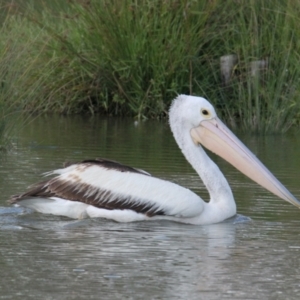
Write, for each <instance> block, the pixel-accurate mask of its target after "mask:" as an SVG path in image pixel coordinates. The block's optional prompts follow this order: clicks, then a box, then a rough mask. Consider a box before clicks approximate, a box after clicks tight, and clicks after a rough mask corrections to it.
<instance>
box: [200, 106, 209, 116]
mask: <svg viewBox="0 0 300 300" xmlns="http://www.w3.org/2000/svg"><path fill="white" fill-rule="evenodd" d="M201 114H202V115H203V116H204V117H206V118H207V117H209V116H210V112H209V110H207V109H205V108H203V109H201Z"/></svg>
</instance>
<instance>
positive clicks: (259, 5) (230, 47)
mask: <svg viewBox="0 0 300 300" xmlns="http://www.w3.org/2000/svg"><path fill="white" fill-rule="evenodd" d="M233 4H234V3H233V2H232V3H230V5H229V7H228V8H227V12H230V13H229V14H228V13H227V12H226V13H225V12H224V11H222V12H221V11H220V14H219V21H220V23H219V26H220V27H221V28H220V30H221V31H222V38H221V39H218V38H217V39H216V40H215V41H214V42H215V43H216V42H217V43H218V45H219V51H216V54H217V55H219V56H221V55H224V54H236V55H237V63H236V65H235V67H234V69H233V71H232V77H231V83H230V84H229V85H228V86H226V87H224V86H222V85H221V84H220V81H219V80H218V79H217V80H216V85H217V88H215V87H214V88H213V89H210V90H208V92H207V93H211V95H214V97H215V98H218V97H219V99H220V102H219V103H221V108H222V114H223V115H224V117H225V118H226V119H227V120H229V121H230V123H231V124H233V125H234V124H236V125H239V126H242V127H243V128H244V129H246V130H249V131H257V132H285V131H287V130H288V129H289V128H290V127H291V126H292V125H295V124H298V123H299V111H300V68H299V59H300V56H299V55H300V43H299V38H300V28H299V26H298V24H299V21H300V3H299V2H297V1H296V2H295V1H280V0H266V1H255V0H250V1H239V5H238V6H237V5H234V6H231V5H233ZM257 61H261V62H263V64H264V66H263V67H261V68H260V69H259V70H258V72H257V73H256V74H253V71H252V70H251V64H253V63H255V62H257ZM215 72H216V67H215V66H213V67H212V73H215ZM218 78H219V77H218ZM199 85H201V83H199Z"/></svg>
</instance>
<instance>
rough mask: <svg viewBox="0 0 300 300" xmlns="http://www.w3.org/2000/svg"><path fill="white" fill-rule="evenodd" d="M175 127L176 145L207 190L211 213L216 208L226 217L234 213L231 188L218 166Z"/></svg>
mask: <svg viewBox="0 0 300 300" xmlns="http://www.w3.org/2000/svg"><path fill="white" fill-rule="evenodd" d="M176 129H179V127H177V128H175V131H174V130H173V134H174V137H175V140H176V141H177V143H178V146H179V147H180V149H181V151H182V153H183V154H184V156H185V158H186V159H187V161H188V162H189V163H190V164H191V165H192V167H193V168H194V169H195V171H196V172H197V173H198V175H199V176H200V178H201V179H202V181H203V183H204V185H205V186H206V188H207V190H208V192H209V195H210V202H209V204H208V206H209V209H210V210H211V214H217V210H218V213H219V212H220V210H221V211H222V213H221V214H224V216H226V215H227V217H226V218H228V217H231V216H233V215H234V214H235V213H236V204H235V201H234V198H233V195H232V191H231V188H230V186H229V184H228V182H227V180H226V178H225V177H224V175H223V174H222V172H221V171H220V169H219V167H218V166H217V165H216V164H215V163H214V162H213V161H212V160H211V159H210V158H209V156H208V155H207V154H206V152H205V151H204V149H203V148H202V147H201V146H200V145H195V144H194V142H193V140H192V138H191V136H190V135H189V134H187V135H185V136H184V135H182V134H181V133H182V132H176ZM180 131H181V130H180ZM188 132H189V131H188ZM220 217H221V216H220ZM224 219H225V218H224Z"/></svg>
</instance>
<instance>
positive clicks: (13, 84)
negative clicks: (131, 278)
mask: <svg viewBox="0 0 300 300" xmlns="http://www.w3.org/2000/svg"><path fill="white" fill-rule="evenodd" d="M9 3H11V2H9ZM6 12H7V13H6V14H5V18H4V21H2V24H3V25H2V44H1V47H2V48H1V49H2V50H0V51H2V52H0V79H1V78H2V77H1V76H5V78H6V79H5V80H4V81H3V79H1V81H2V82H5V84H7V86H6V87H5V89H7V91H9V92H8V93H10V94H9V96H3V95H2V94H1V93H2V92H0V101H1V103H2V104H3V105H5V106H9V107H14V108H18V109H20V110H27V111H39V112H58V113H82V112H88V113H102V114H108V115H126V116H133V117H136V118H160V117H164V116H165V115H166V113H167V110H168V107H169V104H170V101H171V100H172V99H173V98H174V97H176V95H177V94H180V93H186V94H196V95H204V96H205V97H207V98H209V100H210V101H211V102H213V103H214V104H215V105H216V107H217V109H218V112H219V114H220V115H222V117H223V118H224V119H225V120H226V121H227V122H229V123H230V124H231V125H232V126H239V127H241V128H244V129H245V130H249V131H258V132H280V131H286V130H288V129H289V128H290V127H291V126H293V125H298V124H299V120H300V109H299V107H300V97H299V96H300V95H299V93H300V81H299V80H300V79H299V78H300V68H299V67H298V61H299V53H300V43H299V40H300V36H299V35H300V28H299V27H298V22H299V16H300V3H299V4H298V2H297V1H285V0H266V1H255V0H250V1H249V0H248V1H246V0H244V1H243V0H242V1H234V0H231V1H226V3H224V1H221V0H214V1H204V0H199V1H187V0H181V1H180V0H178V1H175V0H173V1H172V0H164V1H162V0H160V1H159V0H144V1H137V0H136V1H132V0H131V1H129V0H125V1H118V0H103V1H84V0H73V1H67V2H64V1H55V0H54V1H49V3H48V4H47V2H41V1H28V2H27V1H26V3H24V1H23V2H22V1H20V3H18V2H16V1H14V4H13V5H11V4H10V5H8V6H7V5H6ZM8 46H9V47H10V51H9V52H8V51H7V50H5V51H4V52H3V49H7V47H8ZM1 53H2V54H1ZM3 53H4V54H3ZM8 53H9V56H8V57H7V54H8ZM229 54H230V55H234V60H233V64H232V67H231V68H230V69H229V71H228V72H229V73H228V78H227V80H225V79H224V75H223V76H222V74H221V71H220V58H221V57H222V56H224V55H229ZM3 58H4V59H3ZM12 65H13V68H11V66H12ZM255 66H258V68H257V69H256V68H255ZM7 69H9V70H14V71H13V74H12V76H13V80H7V78H8V77H7V76H8V75H7V72H6V70H7ZM1 74H5V75H1ZM7 82H8V83H7ZM16 91H17V95H16V94H15V93H16ZM20 95H22V96H20Z"/></svg>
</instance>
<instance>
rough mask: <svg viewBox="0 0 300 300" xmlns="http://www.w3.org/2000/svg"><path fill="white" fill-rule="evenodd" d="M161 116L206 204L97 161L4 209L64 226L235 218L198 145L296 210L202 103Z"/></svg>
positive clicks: (189, 99)
mask: <svg viewBox="0 0 300 300" xmlns="http://www.w3.org/2000/svg"><path fill="white" fill-rule="evenodd" d="M169 115H170V126H171V130H172V132H173V135H174V138H175V140H176V142H177V144H178V146H179V147H180V149H181V151H182V153H183V154H184V156H185V157H186V159H187V160H188V161H189V163H190V164H191V165H192V166H193V167H194V169H195V170H196V172H197V173H198V174H199V176H200V177H201V179H202V180H203V182H204V184H205V186H206V188H207V190H208V192H209V195H210V200H209V202H205V201H203V200H202V199H201V198H200V197H199V196H198V195H196V194H195V193H193V192H192V191H190V190H188V189H186V188H184V187H181V186H179V185H177V184H174V183H172V182H169V181H166V180H162V179H159V178H155V177H152V176H150V174H148V173H147V172H145V171H142V170H139V169H135V168H131V167H127V166H124V165H121V164H120V163H117V162H113V161H109V160H105V159H98V160H89V161H83V162H81V163H76V164H73V165H70V166H67V167H65V168H63V169H59V170H55V171H52V172H49V173H47V175H55V177H54V178H52V179H49V180H46V181H44V182H41V183H38V184H36V185H34V186H32V187H31V189H30V190H29V191H27V192H25V193H23V194H21V195H16V196H13V197H12V199H11V202H12V203H16V204H18V205H21V206H26V207H30V208H32V209H34V210H36V211H39V212H41V213H46V214H47V213H48V214H54V215H62V216H67V217H70V218H85V217H91V218H96V217H101V218H106V219H112V220H115V221H118V222H132V221H142V220H156V219H166V220H173V221H178V222H182V223H189V224H197V225H200V224H211V223H217V222H221V221H223V220H225V219H227V218H230V217H232V216H234V215H235V214H236V204H235V201H234V198H233V195H232V192H231V189H230V187H229V185H228V183H227V180H226V179H225V177H224V176H223V174H222V173H221V171H220V170H219V168H218V167H217V165H216V164H215V163H214V162H213V161H212V160H211V159H210V158H209V157H208V156H207V154H206V153H205V151H204V149H203V148H202V146H201V145H204V146H206V147H207V148H208V149H210V150H212V151H214V152H216V153H217V154H218V155H220V156H221V157H223V158H225V159H226V160H228V161H229V162H230V163H231V164H233V165H234V166H235V167H237V168H238V169H239V170H241V171H242V172H243V173H245V174H246V175H247V176H249V177H250V178H252V179H253V180H255V181H256V182H258V183H259V184H261V185H262V186H264V187H265V188H266V189H268V190H270V191H271V192H273V193H274V194H276V195H278V196H279V197H281V198H283V199H284V200H286V201H289V202H291V203H292V204H294V205H296V206H298V207H299V206H300V203H299V201H298V200H297V199H296V198H295V197H294V196H293V195H291V194H290V192H289V191H288V190H287V189H286V188H285V187H284V186H283V185H282V184H281V183H280V182H279V181H278V180H277V179H276V178H275V177H274V176H273V175H272V174H271V173H270V172H269V171H268V170H267V169H266V168H265V167H264V166H263V165H262V164H261V163H260V162H259V161H258V159H257V158H256V157H255V156H254V155H253V154H252V153H251V152H250V151H249V150H248V149H247V148H246V147H245V146H244V145H243V144H242V143H241V142H240V141H239V140H238V139H237V138H236V137H235V136H234V135H233V134H232V132H231V131H230V130H229V129H228V128H227V127H226V126H225V125H224V124H223V123H222V122H221V121H220V120H219V119H218V118H217V115H216V113H215V110H214V108H213V106H212V105H211V104H210V103H209V102H208V101H207V100H205V99H204V98H201V97H193V96H185V95H181V96H179V97H177V98H176V99H175V100H174V101H173V104H172V106H171V109H170V114H169Z"/></svg>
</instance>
